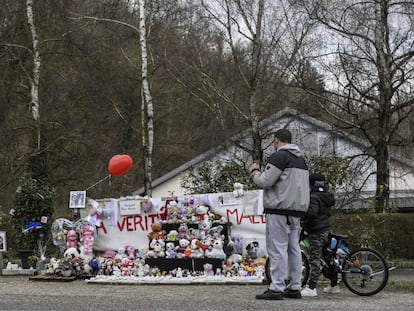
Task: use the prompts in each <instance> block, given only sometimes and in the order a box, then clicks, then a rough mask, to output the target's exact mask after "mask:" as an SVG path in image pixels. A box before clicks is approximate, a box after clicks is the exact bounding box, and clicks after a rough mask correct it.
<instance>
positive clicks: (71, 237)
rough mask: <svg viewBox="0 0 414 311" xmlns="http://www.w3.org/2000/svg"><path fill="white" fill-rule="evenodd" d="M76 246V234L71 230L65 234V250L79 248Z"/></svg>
mask: <svg viewBox="0 0 414 311" xmlns="http://www.w3.org/2000/svg"><path fill="white" fill-rule="evenodd" d="M78 244H79V241H78V234H77V233H76V231H75V230H73V229H72V230H69V231H68V233H67V234H66V247H67V248H71V247H78V246H79V245H78Z"/></svg>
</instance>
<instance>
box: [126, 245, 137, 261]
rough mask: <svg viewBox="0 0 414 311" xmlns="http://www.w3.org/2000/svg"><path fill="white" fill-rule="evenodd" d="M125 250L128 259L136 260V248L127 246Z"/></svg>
mask: <svg viewBox="0 0 414 311" xmlns="http://www.w3.org/2000/svg"><path fill="white" fill-rule="evenodd" d="M125 250H126V252H127V254H128V259H130V260H135V258H137V255H136V253H135V247H133V246H132V245H127V246H125Z"/></svg>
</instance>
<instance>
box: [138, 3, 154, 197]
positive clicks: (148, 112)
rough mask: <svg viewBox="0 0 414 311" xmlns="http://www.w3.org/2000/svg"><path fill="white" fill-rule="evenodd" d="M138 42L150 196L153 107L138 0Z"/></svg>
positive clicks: (141, 12)
mask: <svg viewBox="0 0 414 311" xmlns="http://www.w3.org/2000/svg"><path fill="white" fill-rule="evenodd" d="M139 42H140V46H141V75H142V103H143V105H144V106H143V109H142V110H143V114H142V118H143V122H142V125H143V129H142V145H143V147H144V161H145V192H146V194H147V195H148V196H151V183H152V176H151V171H152V148H153V141H154V124H153V121H154V120H153V117H154V114H153V105H152V97H151V92H150V87H149V82H148V56H147V42H146V29H145V0H139Z"/></svg>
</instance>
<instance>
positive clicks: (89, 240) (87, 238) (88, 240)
mask: <svg viewBox="0 0 414 311" xmlns="http://www.w3.org/2000/svg"><path fill="white" fill-rule="evenodd" d="M93 234H94V230H93V227H92V226H91V225H87V226H85V227H84V228H83V234H82V239H81V240H82V242H83V251H84V253H85V254H87V255H89V254H92V253H93V242H94V240H95V238H94V236H93Z"/></svg>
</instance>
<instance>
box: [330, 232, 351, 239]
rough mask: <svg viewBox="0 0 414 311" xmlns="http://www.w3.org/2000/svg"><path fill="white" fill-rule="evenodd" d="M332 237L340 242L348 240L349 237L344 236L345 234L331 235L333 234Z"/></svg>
mask: <svg viewBox="0 0 414 311" xmlns="http://www.w3.org/2000/svg"><path fill="white" fill-rule="evenodd" d="M330 236H331V237H332V238H335V239H337V240H338V241H339V240H346V239H348V236H347V235H344V234H335V233H331V234H330Z"/></svg>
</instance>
